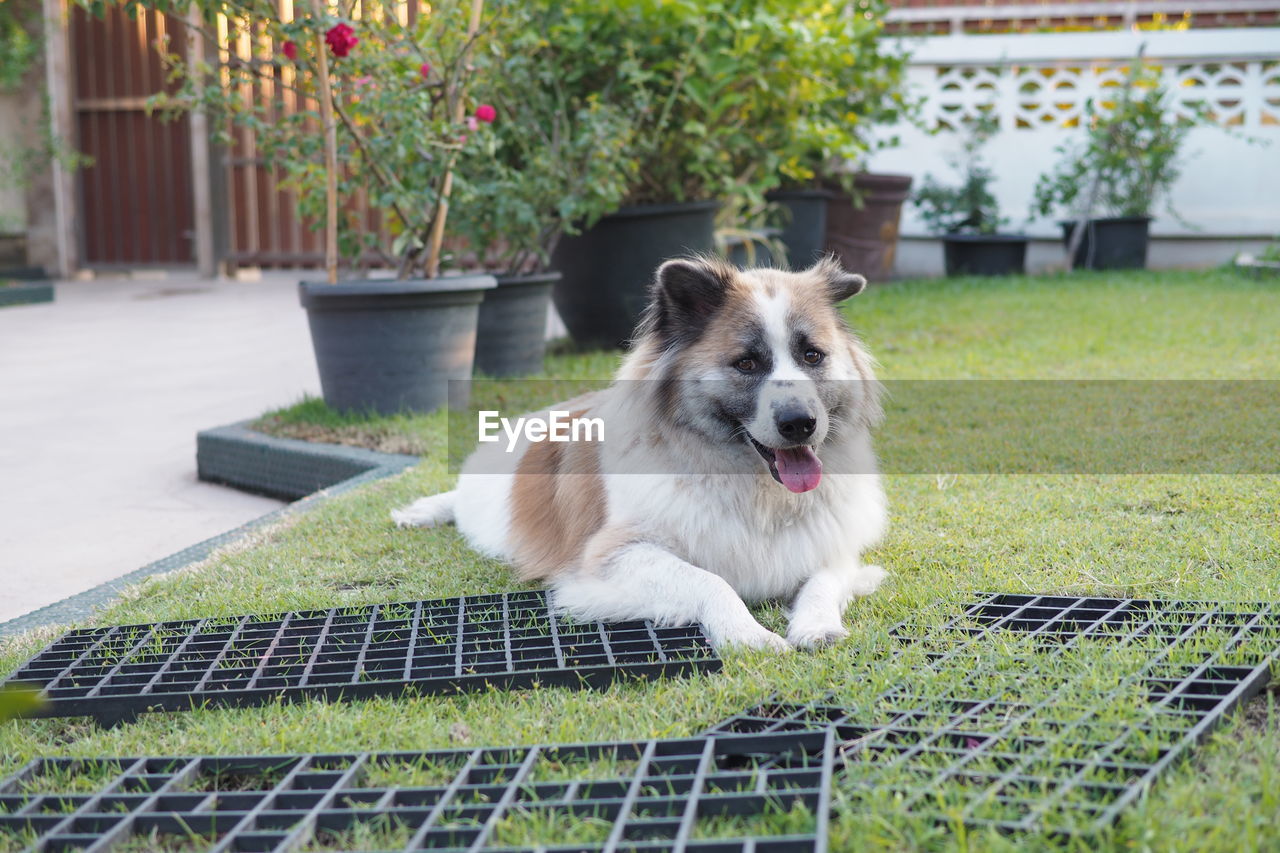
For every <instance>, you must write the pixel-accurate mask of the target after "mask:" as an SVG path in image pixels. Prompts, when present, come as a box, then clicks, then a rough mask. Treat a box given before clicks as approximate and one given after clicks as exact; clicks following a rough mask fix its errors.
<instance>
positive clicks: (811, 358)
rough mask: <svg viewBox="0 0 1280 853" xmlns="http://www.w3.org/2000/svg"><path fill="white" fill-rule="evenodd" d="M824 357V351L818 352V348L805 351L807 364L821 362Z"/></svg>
mask: <svg viewBox="0 0 1280 853" xmlns="http://www.w3.org/2000/svg"><path fill="white" fill-rule="evenodd" d="M822 358H823V356H822V353H820V352H818V351H817V350H816V349H809V350H805V351H804V363H805V364H821V363H822Z"/></svg>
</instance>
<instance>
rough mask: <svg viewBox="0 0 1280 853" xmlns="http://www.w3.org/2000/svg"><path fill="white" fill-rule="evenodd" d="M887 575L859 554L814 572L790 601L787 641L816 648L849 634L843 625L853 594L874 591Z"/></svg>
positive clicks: (803, 646) (804, 646)
mask: <svg viewBox="0 0 1280 853" xmlns="http://www.w3.org/2000/svg"><path fill="white" fill-rule="evenodd" d="M884 577H885V572H884V569H882V568H880V567H879V566H864V565H862V563H861V562H860V561H859V560H858V559H857V558H856V557H854V558H852V559H851V560H850V561H849V562H847V563H845V564H843V565H839V566H834V567H832V568H828V569H823V570H822V571H820V572H817V573H816V574H814V575H812V576H811V577H810V578H809V579H808V580H807V581H805V582H804V586H802V587H800V592H798V593H797V594H796V598H795V601H793V602H792V604H791V624H790V625H789V626H788V627H787V642H789V643H791V644H792V645H793V646H796V647H797V648H803V649H815V648H819V647H821V646H827V645H831V644H832V643H837V642H839V641H840V640H843V639H844V638H845V637H847V636H849V632H848V631H846V630H845V627H844V610H845V608H846V607H848V606H849V602H850V601H851V600H852V599H853V598H854V596H859V595H870V594H871V593H873V592H875V591H876V588H877V587H879V586H880V582H881V581H883V580H884Z"/></svg>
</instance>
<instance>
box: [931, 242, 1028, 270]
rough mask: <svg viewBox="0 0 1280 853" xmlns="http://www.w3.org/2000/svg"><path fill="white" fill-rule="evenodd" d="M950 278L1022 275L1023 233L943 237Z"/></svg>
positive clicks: (1025, 257) (1024, 244)
mask: <svg viewBox="0 0 1280 853" xmlns="http://www.w3.org/2000/svg"><path fill="white" fill-rule="evenodd" d="M942 251H943V255H944V258H945V262H946V269H947V275H1022V274H1023V272H1025V271H1026V266H1027V238H1026V237H1025V236H1024V235H1022V234H947V235H946V236H944V237H943V238H942Z"/></svg>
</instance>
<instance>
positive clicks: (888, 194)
mask: <svg viewBox="0 0 1280 853" xmlns="http://www.w3.org/2000/svg"><path fill="white" fill-rule="evenodd" d="M853 187H854V192H855V193H856V194H857V196H858V202H855V200H854V198H853V197H851V196H850V195H849V194H848V193H845V192H841V191H838V190H837V191H835V192H833V197H832V198H831V199H830V200H829V201H828V202H827V236H826V249H827V251H828V252H834V253H835V255H836V257H837V258H839V259H840V262H841V263H842V264H844V268H845V269H847V270H849V271H850V272H856V273H860V274H862V275H864V276H866V277H867V279H868V280H869V281H884V280H886V279H888V278H890V277H892V275H893V261H894V256H895V255H896V253H897V250H898V222H899V220H900V219H901V218H902V204H903V202H905V201H906V200H907V198H908V197H909V196H910V194H911V176H910V175H879V174H873V173H871V172H860V173H858V175H857V177H855V178H854V182H853Z"/></svg>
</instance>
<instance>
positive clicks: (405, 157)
mask: <svg viewBox="0 0 1280 853" xmlns="http://www.w3.org/2000/svg"><path fill="white" fill-rule="evenodd" d="M170 4H171V0H148V2H147V3H146V5H148V6H153V7H156V8H162V9H164V10H165V11H172V10H170V9H166V8H165V7H166V6H168V5H170ZM197 6H198V8H199V10H200V12H201V13H202V17H203V19H204V21H205V22H206V24H207V25H209V26H212V25H213V23H214V22H215V21H216V20H217V18H218V17H219V16H222V17H224V18H225V19H226V21H227V27H228V29H229V33H230V35H229V37H228V38H226V39H225V40H224V42H222V43H226V44H229V45H231V46H233V47H234V46H236V45H240V44H244V43H247V42H249V41H250V38H249V36H250V34H252V40H253V41H254V42H256V43H258V44H261V43H262V40H264V39H265V40H268V41H269V43H271V44H274V45H277V46H278V47H276V48H275V49H274V52H273V53H272V54H271V55H270V56H261V55H255V56H251V57H245V56H238V55H236V54H235V52H234V51H232V52H230V55H229V56H228V61H227V62H225V63H223V64H222V65H221V66H220V67H219V68H212V67H208V66H198V67H196V68H195V69H194V71H193V70H192V69H191V68H190V67H189V66H187V65H186V64H185V63H184V62H183V61H181V59H180V58H179V57H178V56H176V55H171V56H169V57H168V60H169V62H168V65H169V69H170V74H171V77H172V78H173V80H174V81H175V82H176V83H177V87H176V89H175V91H173V92H172V93H170V94H162V95H159V96H156V97H155V98H154V99H153V107H154V108H156V109H159V110H161V111H164V112H169V113H176V112H181V111H185V110H189V109H191V108H193V107H196V106H200V107H203V108H204V109H205V110H206V111H208V112H209V113H211V114H212V115H213V116H214V117H215V122H214V126H216V127H220V128H222V132H223V138H224V140H223V141H224V142H225V143H227V144H231V143H232V142H233V140H232V137H231V135H230V134H231V130H232V128H233V127H237V126H238V127H240V128H243V129H245V130H248V131H249V132H251V133H252V134H253V138H254V141H255V145H256V147H257V150H258V152H259V153H260V154H261V155H262V157H263V158H264V160H265V161H266V163H267V165H269V166H274V167H278V168H279V169H280V170H281V172H282V173H283V175H284V180H283V183H284V185H285V186H286V187H288V188H289V189H291V190H293V192H294V195H295V198H296V199H297V208H298V212H299V214H300V215H301V216H302V217H303V218H304V219H305V220H306V221H308V222H310V223H312V224H313V225H314V226H315V227H319V225H320V224H321V223H322V222H323V221H324V218H325V214H326V194H325V187H326V181H327V171H326V168H325V162H324V156H323V145H324V139H323V134H322V132H321V125H322V115H321V110H320V98H321V87H320V85H319V75H320V71H321V63H320V60H321V57H320V55H319V52H320V50H322V49H323V50H324V51H325V52H326V54H327V55H326V56H325V57H324V59H325V65H326V66H327V70H328V77H329V83H330V88H331V92H332V94H331V104H332V110H333V115H334V118H335V122H336V147H337V159H338V162H339V164H340V167H339V169H338V170H337V176H336V179H337V191H338V197H339V198H340V199H341V200H342V203H341V204H340V205H339V209H338V230H337V236H338V248H339V250H340V252H341V254H342V255H343V256H344V257H346V258H348V259H349V260H350V261H351V263H352V264H355V265H359V264H367V263H394V264H395V265H396V266H397V268H398V270H399V272H400V274H401V275H402V276H408V275H411V274H416V273H420V272H422V271H423V268H424V264H425V262H426V260H427V258H426V249H427V247H428V245H429V242H430V234H431V231H432V229H433V226H434V223H435V221H436V218H437V217H438V216H441V215H443V214H442V205H441V204H440V203H439V202H440V201H441V197H442V195H443V194H444V188H445V183H446V175H448V174H449V173H450V172H451V170H452V169H453V167H454V166H455V165H457V155H458V154H459V153H460V152H461V151H462V150H463V147H464V146H467V145H483V144H484V136H485V135H486V134H488V133H490V132H491V131H490V127H491V126H492V124H493V123H495V121H496V112H495V111H494V110H493V107H492V106H489V105H487V104H481V103H478V102H476V100H475V99H472V98H471V97H470V95H469V93H468V84H469V83H470V82H471V81H470V78H471V76H472V66H471V63H470V62H469V60H468V53H469V52H471V51H473V50H475V49H476V48H477V47H478V46H481V45H483V43H484V42H485V40H486V39H487V38H490V37H491V32H490V31H489V30H482V31H481V32H479V33H478V34H477V35H476V36H474V37H472V38H468V36H467V31H468V14H469V13H468V10H469V6H470V4H467V3H463V2H460V0H442V2H437V3H435V4H433V5H432V7H431V10H430V14H423V15H420V16H418V17H417V18H416V20H414V21H413V23H411V24H409V23H403V22H402V21H401V20H400V17H399V15H398V7H396V6H394V5H393V4H382V3H379V2H376V0H375V2H370V3H366V4H364V6H363V11H362V16H361V18H360V19H359V20H350V19H342V18H339V17H338V16H337V15H335V14H333V13H332V12H331V11H330V12H326V13H325V14H323V15H321V16H319V17H317V16H316V15H314V14H307V13H306V11H305V10H306V9H307V8H308V7H307V6H305V5H304V4H299V5H298V6H297V7H296V8H297V9H298V16H297V17H294V18H291V19H285V18H281V17H280V16H279V13H278V7H277V5H276V3H274V2H273V0H199V2H198V4H197ZM209 35H210V37H215V36H216V33H214V32H212V31H211V32H210V33H209ZM321 46H323V47H321ZM264 84H265V85H267V86H269V87H270V88H271V89H273V90H274V91H276V92H277V93H280V94H279V96H278V97H276V98H274V99H247V98H245V97H244V96H243V93H244V92H246V91H254V90H255V89H256V88H257V87H261V86H263V85H264ZM485 107H488V109H487V110H486V109H484V108H485ZM467 116H472V117H473V118H472V121H471V122H470V123H469V122H468V121H467V120H466V117H467ZM485 117H487V118H485ZM477 118H479V119H481V120H482V122H483V123H482V124H477V123H476V121H475V120H476V119H477ZM454 180H456V181H457V183H458V185H459V186H460V187H462V186H465V184H466V179H465V176H463V175H456V176H455V178H454ZM361 196H364V197H366V198H367V199H368V202H369V205H370V206H371V207H372V208H374V209H375V210H376V211H378V212H379V213H380V214H381V215H382V217H383V218H384V220H385V223H386V226H387V228H388V230H389V231H390V232H391V234H392V236H393V243H392V245H391V246H390V247H389V248H390V255H389V254H388V247H387V246H385V245H384V244H383V239H382V235H381V233H380V230H379V229H378V228H377V227H370V223H369V222H368V220H367V217H366V216H365V215H364V214H363V213H362V211H361V209H360V208H359V206H357V205H355V204H352V203H350V202H351V200H353V199H357V198H359V197H361Z"/></svg>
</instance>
